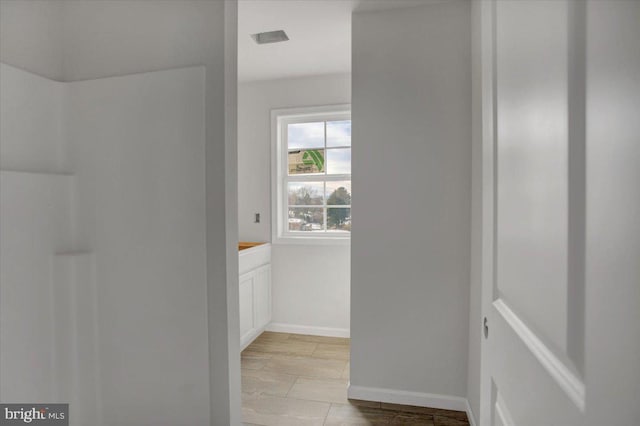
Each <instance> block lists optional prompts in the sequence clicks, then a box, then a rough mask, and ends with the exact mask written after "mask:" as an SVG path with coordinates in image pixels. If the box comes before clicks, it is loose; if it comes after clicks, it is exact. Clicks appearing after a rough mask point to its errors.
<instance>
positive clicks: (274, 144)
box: [271, 104, 353, 245]
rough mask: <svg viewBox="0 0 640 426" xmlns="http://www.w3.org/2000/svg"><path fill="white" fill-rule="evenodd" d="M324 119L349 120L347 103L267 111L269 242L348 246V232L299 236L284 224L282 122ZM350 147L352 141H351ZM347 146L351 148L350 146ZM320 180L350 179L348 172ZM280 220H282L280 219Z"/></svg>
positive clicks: (315, 176) (308, 177)
mask: <svg viewBox="0 0 640 426" xmlns="http://www.w3.org/2000/svg"><path fill="white" fill-rule="evenodd" d="M314 119H316V120H317V121H327V120H331V119H342V120H344V119H349V120H350V119H351V105H350V104H339V105H325V106H313V107H299V108H283V109H274V110H271V242H272V243H273V244H306V245H349V244H351V233H348V234H341V233H336V234H332V233H323V234H313V235H301V234H299V233H292V232H290V231H288V230H287V229H286V227H285V224H284V207H285V205H286V200H285V197H286V196H287V195H288V194H287V192H286V191H285V190H284V182H285V176H284V173H283V172H284V170H285V167H284V165H285V164H286V161H287V156H286V153H287V150H286V149H284V146H283V145H284V144H282V143H280V142H281V138H282V128H283V125H284V124H291V123H296V122H309V121H313V120H314ZM352 146H353V144H352ZM352 146H351V148H352ZM318 176H319V175H311V176H298V177H296V180H309V181H317V180H318ZM345 178H346V179H345ZM322 180H324V181H327V180H335V181H339V180H351V174H342V175H332V176H331V177H330V178H329V179H327V175H324V176H322ZM281 219H282V220H281Z"/></svg>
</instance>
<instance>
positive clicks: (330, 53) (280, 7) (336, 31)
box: [238, 0, 442, 81]
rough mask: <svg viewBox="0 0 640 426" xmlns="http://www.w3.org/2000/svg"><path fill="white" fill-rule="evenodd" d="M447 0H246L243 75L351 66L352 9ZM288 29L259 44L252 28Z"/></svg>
mask: <svg viewBox="0 0 640 426" xmlns="http://www.w3.org/2000/svg"><path fill="white" fill-rule="evenodd" d="M439 1H442V0H240V1H239V2H238V80H239V81H254V80H272V79H278V78H291V77H302V76H310V75H321V74H336V73H348V72H351V13H352V12H353V11H354V10H356V11H360V10H377V9H391V8H397V7H410V6H417V5H422V4H427V3H435V2H439ZM274 30H285V31H286V33H287V35H288V36H289V38H290V40H289V41H287V42H283V43H274V44H263V45H257V44H256V43H255V42H254V41H253V39H252V38H251V34H255V33H259V32H264V31H274Z"/></svg>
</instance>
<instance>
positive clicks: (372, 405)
mask: <svg viewBox="0 0 640 426" xmlns="http://www.w3.org/2000/svg"><path fill="white" fill-rule="evenodd" d="M349 404H351V405H355V406H357V407H368V408H380V403H379V402H377V401H364V400H362V399H349Z"/></svg>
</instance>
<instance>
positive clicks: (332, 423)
mask: <svg viewBox="0 0 640 426" xmlns="http://www.w3.org/2000/svg"><path fill="white" fill-rule="evenodd" d="M393 416H394V414H393V413H392V412H390V411H384V410H381V409H379V408H370V407H358V406H355V405H344V404H332V405H331V409H330V410H329V414H328V415H327V419H326V420H325V422H324V424H325V426H342V425H345V426H346V425H388V424H391V420H392V419H393Z"/></svg>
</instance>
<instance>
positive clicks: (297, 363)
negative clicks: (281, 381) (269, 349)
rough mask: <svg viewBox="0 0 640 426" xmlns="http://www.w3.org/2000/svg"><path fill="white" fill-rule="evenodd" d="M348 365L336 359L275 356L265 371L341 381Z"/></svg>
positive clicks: (265, 367) (268, 362)
mask: <svg viewBox="0 0 640 426" xmlns="http://www.w3.org/2000/svg"><path fill="white" fill-rule="evenodd" d="M346 364H347V363H346V361H340V360H336V359H322V358H309V357H295V356H285V355H274V356H273V357H272V358H271V359H270V360H269V361H267V364H266V365H265V366H264V370H265V371H275V372H276V373H283V374H291V375H293V376H303V377H316V378H321V379H322V378H324V379H339V378H340V376H341V375H342V372H343V371H344V367H345V365H346Z"/></svg>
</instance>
